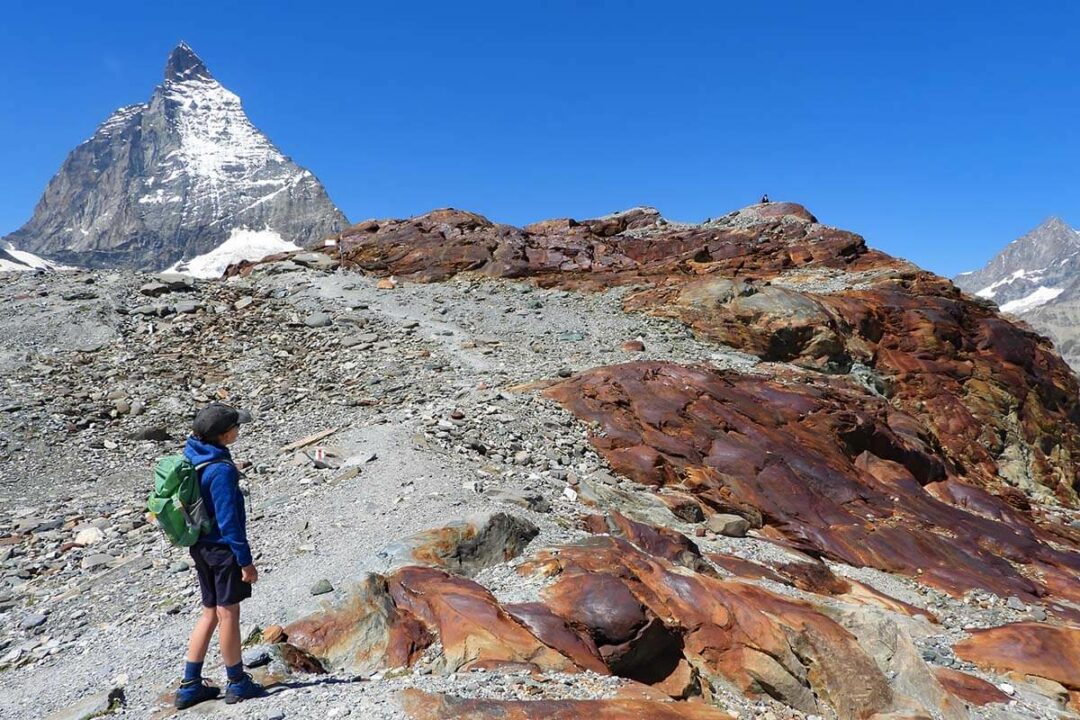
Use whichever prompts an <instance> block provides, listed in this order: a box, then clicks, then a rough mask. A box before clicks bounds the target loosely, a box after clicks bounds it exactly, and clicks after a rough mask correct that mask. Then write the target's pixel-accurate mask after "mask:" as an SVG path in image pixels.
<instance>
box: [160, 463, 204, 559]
mask: <svg viewBox="0 0 1080 720" xmlns="http://www.w3.org/2000/svg"><path fill="white" fill-rule="evenodd" d="M209 464H210V463H203V464H201V465H192V464H191V461H190V460H188V459H187V458H186V457H185V456H184V455H169V456H167V457H163V458H161V460H159V461H158V464H157V466H156V467H155V468H154V491H153V492H152V493H150V497H149V498H148V499H147V501H146V509H147V510H149V511H150V516H151V519H152V520H153V521H154V522H156V523H157V525H158V527H160V528H161V530H162V531H163V532H164V533H165V537H166V538H168V540H169V542H170V543H172V544H173V545H178V546H180V547H189V546H191V545H194V544H195V542H196V541H197V540H198V539H199V536H200V535H202V534H203V531H204V530H208V529H209V528H210V518H209V515H208V514H207V512H206V508H205V507H204V506H203V500H202V494H201V493H200V492H199V471H200V470H202V469H203V468H204V467H206V466H207V465H209Z"/></svg>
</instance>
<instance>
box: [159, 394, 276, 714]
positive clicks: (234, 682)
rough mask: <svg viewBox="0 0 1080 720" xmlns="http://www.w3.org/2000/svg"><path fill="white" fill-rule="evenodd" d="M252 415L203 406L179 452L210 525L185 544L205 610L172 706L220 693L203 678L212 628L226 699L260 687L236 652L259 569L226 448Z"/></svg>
mask: <svg viewBox="0 0 1080 720" xmlns="http://www.w3.org/2000/svg"><path fill="white" fill-rule="evenodd" d="M250 420H251V415H250V414H249V413H247V412H246V411H243V410H237V409H235V408H231V407H229V406H228V405H222V404H220V403H213V404H211V405H207V406H206V407H204V408H203V409H202V410H200V411H199V412H198V413H197V414H196V415H195V420H194V422H193V423H192V428H191V429H192V432H191V436H190V437H189V438H188V439H187V444H186V445H185V446H184V455H185V456H186V457H187V459H188V460H190V461H191V463H192V465H194V466H195V468H196V472H197V474H198V480H199V491H200V494H201V495H202V501H203V505H204V506H205V508H206V510H207V513H208V515H209V523H208V524H209V529H207V530H204V531H203V534H202V535H201V536H199V539H198V540H197V541H196V542H195V544H194V545H192V546H191V547H190V548H189V550H190V552H191V559H192V560H194V561H195V572H196V573H197V574H198V576H199V590H200V591H201V594H202V605H203V610H202V616H201V617H200V618H199V621H198V622H197V623H196V624H195V629H194V630H192V631H191V640H190V641H189V643H188V651H187V658H186V662H185V664H184V679H183V681H182V682H181V683H180V689H179V690H177V691H176V707H177V708H178V709H181V710H182V709H184V708H187V707H191V706H192V705H194V704H196V703H200V702H202V701H204V700H211V699H213V698H216V697H217V696H218V693H220V689H219V688H217V687H214V686H213V685H210V684H209V683H208V682H206V680H204V679H203V677H202V667H203V660H205V658H206V651H207V649H208V648H209V647H210V640H211V638H213V636H214V630H215V629H216V630H218V631H219V632H218V644H219V646H220V648H221V659H222V660H223V661H224V663H225V672H226V675H227V677H228V683H227V684H226V687H225V702H227V703H230V704H231V703H235V702H239V701H240V700H247V699H248V698H253V697H258V696H260V695H262V694H264V691H263V687H262V686H261V685H259V684H258V683H256V682H255V681H254V680H252V679H251V676H250V675H248V674H247V673H245V672H244V664H243V662H242V661H241V658H240V602H241V601H242V600H246V599H247V598H249V597H251V586H252V585H253V584H254V583H255V582H256V581H257V580H258V579H259V572H258V570H256V569H255V563H254V561H253V560H252V557H251V548H250V547H249V546H248V541H247V527H246V525H247V515H246V514H245V512H244V497H243V495H242V494H241V492H240V485H239V481H240V471H239V470H237V468H236V465H234V464H233V461H232V455H231V454H230V453H229V450H228V446H229V445H231V444H233V443H234V442H236V439H237V437H239V435H240V425H241V424H242V423H245V422H249V421H250Z"/></svg>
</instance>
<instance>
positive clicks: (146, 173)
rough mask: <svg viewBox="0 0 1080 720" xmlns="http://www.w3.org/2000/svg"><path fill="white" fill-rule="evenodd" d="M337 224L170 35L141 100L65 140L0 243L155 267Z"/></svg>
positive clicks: (304, 241)
mask: <svg viewBox="0 0 1080 720" xmlns="http://www.w3.org/2000/svg"><path fill="white" fill-rule="evenodd" d="M344 225H345V217H344V215H342V213H341V211H340V210H338V209H337V208H336V207H335V206H334V204H333V203H332V202H331V201H330V198H329V197H328V196H327V194H326V191H325V190H324V189H323V187H322V185H321V184H320V183H319V181H318V180H317V179H316V178H315V176H314V175H312V174H311V173H310V172H309V171H307V170H305V169H304V168H302V167H300V166H298V165H297V164H296V163H294V162H293V161H292V160H291V159H289V158H288V157H286V156H285V155H283V154H282V153H281V152H280V151H279V150H278V149H277V148H276V147H275V146H274V145H273V143H271V142H270V140H269V139H268V138H267V137H266V136H265V135H263V134H262V133H261V132H260V131H259V130H258V129H257V128H256V127H255V126H254V125H252V124H251V121H250V120H248V118H247V115H246V114H245V113H244V110H243V108H242V107H241V104H240V98H238V97H237V96H236V95H234V94H233V93H231V92H229V91H228V90H227V89H225V88H224V87H223V86H222V85H221V84H220V83H219V82H218V81H217V80H215V79H214V77H213V76H212V75H211V74H210V71H209V70H208V69H207V68H206V65H205V64H204V63H203V61H202V60H201V59H199V57H198V56H197V55H196V54H195V53H194V51H192V49H191V48H190V47H188V46H187V45H185V44H183V43H181V44H180V45H179V46H178V47H177V48H176V49H174V50H173V51H172V53H171V54H170V55H169V59H168V62H167V64H166V67H165V77H164V80H163V82H162V84H161V85H160V86H158V87H157V88H156V89H155V90H154V93H153V95H152V96H151V98H150V100H149V101H148V102H146V103H143V104H139V105H130V106H127V107H123V108H120V109H119V110H117V111H116V112H114V113H113V114H112V115H111V116H110V117H109V118H108V119H107V120H106V121H105V122H104V123H102V125H101V126H100V127H98V129H97V131H96V132H95V133H94V135H93V137H91V138H90V139H89V140H87V141H86V142H84V143H82V144H81V145H79V146H78V147H76V148H75V149H74V150H73V151H72V152H71V154H70V155H68V157H67V159H66V160H65V161H64V164H63V165H62V166H61V168H60V171H59V172H58V173H57V174H56V176H55V177H53V179H52V180H50V181H49V184H48V186H47V187H46V189H45V193H44V194H43V195H42V197H41V200H40V201H39V202H38V205H37V207H36V208H35V210H34V215H33V217H32V218H31V219H30V221H29V222H28V223H27V224H26V225H24V226H23V227H22V228H20V229H19V230H17V231H15V232H14V233H12V234H11V235H9V236H7V237H6V238H4V240H5V241H6V242H8V243H12V244H14V245H15V246H16V247H18V248H20V249H22V250H27V251H30V252H33V253H36V254H39V255H42V256H44V257H46V258H49V259H52V260H55V261H58V262H62V263H64V264H68V265H77V266H85V267H131V268H139V269H144V270H160V269H162V268H165V267H168V266H170V265H172V264H173V263H176V262H177V261H180V260H187V259H192V258H195V257H197V256H200V255H203V254H206V253H209V252H210V251H212V250H213V249H214V248H215V247H217V246H218V245H221V244H222V243H224V242H225V241H227V240H228V239H229V238H230V237H231V236H232V235H233V234H234V233H236V232H244V231H246V232H261V233H265V234H266V235H269V236H272V237H273V238H275V239H276V240H277V241H278V242H286V243H295V244H297V245H308V244H312V243H317V242H318V241H320V240H322V239H323V238H324V237H326V236H328V235H330V234H333V233H334V232H337V231H339V230H340V229H341V228H342V227H343V226H344Z"/></svg>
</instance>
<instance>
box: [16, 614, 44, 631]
mask: <svg viewBox="0 0 1080 720" xmlns="http://www.w3.org/2000/svg"><path fill="white" fill-rule="evenodd" d="M48 619H49V618H48V616H47V615H44V614H42V613H34V614H32V615H27V616H26V617H25V618H23V621H22V622H21V623H19V627H20V628H22V629H23V630H33V629H34V628H36V627H41V626H42V625H44V624H45V621H46V620H48Z"/></svg>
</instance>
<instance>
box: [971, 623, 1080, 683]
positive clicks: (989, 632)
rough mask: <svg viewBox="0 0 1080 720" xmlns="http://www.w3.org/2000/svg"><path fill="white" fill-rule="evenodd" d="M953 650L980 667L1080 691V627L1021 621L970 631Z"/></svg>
mask: <svg viewBox="0 0 1080 720" xmlns="http://www.w3.org/2000/svg"><path fill="white" fill-rule="evenodd" d="M953 649H954V650H955V651H956V654H957V656H959V657H961V658H963V659H965V660H968V661H969V662H973V663H975V664H976V665H978V666H979V667H983V668H987V669H990V670H995V671H997V672H1009V671H1012V672H1018V673H1021V674H1024V675H1037V676H1039V677H1044V678H1047V679H1049V680H1054V681H1055V682H1059V683H1061V684H1062V685H1064V686H1065V687H1066V688H1068V689H1069V690H1080V627H1069V626H1057V625H1045V624H1042V623H1033V622H1022V623H1013V624H1011V625H1002V626H1001V627H995V628H987V629H985V630H972V631H971V637H969V638H967V639H966V640H962V641H960V642H959V643H957V644H956V645H954V646H953Z"/></svg>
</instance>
